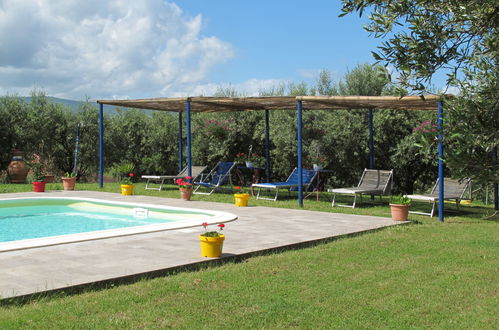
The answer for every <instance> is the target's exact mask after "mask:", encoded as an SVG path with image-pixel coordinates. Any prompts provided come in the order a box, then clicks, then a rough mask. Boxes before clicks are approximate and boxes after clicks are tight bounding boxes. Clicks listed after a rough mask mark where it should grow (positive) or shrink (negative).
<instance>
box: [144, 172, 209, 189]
mask: <svg viewBox="0 0 499 330" xmlns="http://www.w3.org/2000/svg"><path fill="white" fill-rule="evenodd" d="M205 169H206V166H192V168H191V173H192V175H191V176H192V179H193V180H195V179H196V178H197V177H198V176H199V175H200V174H201V173H203V171H204V170H205ZM187 173H188V172H187V166H186V167H184V169H183V170H182V171H181V172H180V173H179V174H177V175H142V176H141V178H142V179H147V182H146V189H147V190H158V191H161V189H163V184H164V182H165V180H168V179H172V180H173V181H174V182H175V179H178V178H185V177H186V176H187ZM151 181H152V182H151ZM151 183H156V184H159V187H150V186H149V185H150V184H151Z"/></svg>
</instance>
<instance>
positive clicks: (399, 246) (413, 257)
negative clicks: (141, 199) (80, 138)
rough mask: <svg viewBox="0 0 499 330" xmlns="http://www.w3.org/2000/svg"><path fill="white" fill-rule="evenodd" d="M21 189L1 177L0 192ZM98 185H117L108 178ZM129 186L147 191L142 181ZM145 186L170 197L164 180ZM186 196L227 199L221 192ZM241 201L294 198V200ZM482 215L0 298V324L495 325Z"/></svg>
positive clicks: (375, 209) (497, 240)
mask: <svg viewBox="0 0 499 330" xmlns="http://www.w3.org/2000/svg"><path fill="white" fill-rule="evenodd" d="M59 187H60V184H53V185H49V186H48V188H49V189H58V188H59ZM78 189H88V190H97V189H98V188H97V185H95V184H88V185H87V184H78ZM30 190H31V187H30V186H29V185H15V186H14V185H0V192H11V191H30ZM104 190H105V191H112V192H118V185H117V184H107V185H106V186H105V189H104ZM137 193H138V194H145V193H146V191H144V185H141V184H139V185H138V187H137ZM147 194H148V195H154V196H165V197H166V196H168V197H175V198H178V191H176V190H175V189H174V187H173V186H172V187H171V189H170V190H166V191H162V192H151V191H147ZM194 199H199V200H201V199H202V200H212V201H218V202H232V196H231V195H229V194H215V195H212V196H197V195H196V196H195V197H194ZM366 201H369V200H368V199H367V200H366ZM250 203H251V204H252V205H265V206H273V207H293V208H296V207H297V206H296V200H282V201H279V202H276V203H274V202H266V201H255V200H254V199H252V200H251V201H250ZM305 208H306V209H313V210H320V211H327V212H331V211H334V212H349V213H350V212H354V213H357V214H373V215H379V216H388V215H389V209H388V207H387V206H386V203H385V204H383V205H381V204H379V203H377V204H376V203H371V202H370V201H369V203H365V204H362V205H361V207H360V208H358V209H355V210H351V209H345V208H334V209H332V208H331V205H330V202H329V200H326V199H324V201H320V202H316V201H315V200H308V199H307V200H306V201H305ZM450 208H453V206H451V207H450ZM492 214H493V210H492V208H490V207H484V206H483V205H474V206H465V207H463V208H462V213H460V214H449V216H448V217H447V218H446V222H445V223H443V224H441V223H439V222H438V220H436V219H435V218H433V219H430V218H429V217H424V216H413V217H411V219H412V220H415V222H414V223H413V224H411V225H408V226H399V227H396V228H389V229H385V230H381V231H377V232H371V233H367V234H364V235H360V236H355V237H348V238H342V239H339V240H336V241H332V242H330V243H327V244H321V245H317V246H314V247H309V248H304V249H299V250H292V251H286V252H282V253H278V254H271V255H265V256H259V257H253V258H250V259H247V260H245V261H243V262H239V263H235V262H230V263H226V264H223V265H221V266H216V267H215V266H214V267H208V268H205V269H202V270H199V271H193V272H183V273H178V274H175V275H170V276H167V277H163V278H156V279H152V280H142V281H140V282H138V283H135V284H131V285H122V286H117V287H112V288H108V289H102V290H94V291H92V290H89V291H88V292H85V293H80V294H76V295H64V294H60V295H58V296H49V297H45V298H38V299H35V300H32V301H30V302H28V303H26V304H10V305H9V304H7V305H4V306H2V307H1V309H0V328H64V329H66V328H166V327H179V328H232V329H234V328H271V329H274V328H351V329H358V328H410V327H411V328H412V327H414V328H423V327H424V328H452V329H461V328H480V329H482V328H486V329H487V328H488V329H493V328H497V324H499V319H498V317H497V314H498V313H497V309H498V306H499V299H498V292H499V285H498V280H497V275H498V274H499V258H498V256H499V235H498V234H499V230H498V229H499V228H498V221H499V219H498V216H497V215H495V216H491V215H492Z"/></svg>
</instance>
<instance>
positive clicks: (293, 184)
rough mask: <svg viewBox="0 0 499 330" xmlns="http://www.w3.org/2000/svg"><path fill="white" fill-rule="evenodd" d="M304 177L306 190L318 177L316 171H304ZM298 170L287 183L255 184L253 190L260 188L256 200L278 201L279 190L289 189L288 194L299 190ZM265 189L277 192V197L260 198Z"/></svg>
mask: <svg viewBox="0 0 499 330" xmlns="http://www.w3.org/2000/svg"><path fill="white" fill-rule="evenodd" d="M302 173H303V175H302V177H303V181H302V182H303V186H304V187H305V188H308V186H309V185H310V184H311V183H312V181H313V180H314V178H315V176H316V175H317V172H316V171H314V170H307V169H305V168H304V169H302ZM298 179H299V177H298V168H296V167H295V169H294V170H293V172H292V173H291V175H290V176H289V177H288V179H287V180H286V181H285V182H268V183H254V184H252V185H251V188H252V189H253V188H258V193H257V195H256V199H266V200H270V201H274V202H275V201H276V200H277V195H278V194H279V189H288V194H289V192H290V191H291V190H294V189H296V188H298ZM262 188H264V189H269V190H270V189H274V190H275V196H274V198H267V197H260V191H261V190H262Z"/></svg>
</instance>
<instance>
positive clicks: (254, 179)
mask: <svg viewBox="0 0 499 330" xmlns="http://www.w3.org/2000/svg"><path fill="white" fill-rule="evenodd" d="M241 170H245V171H247V170H252V171H253V173H252V175H251V184H253V183H259V182H260V178H261V177H262V175H261V174H262V172H263V171H264V169H263V168H261V167H247V166H238V167H237V168H236V171H235V173H236V175H237V178H238V179H239V182H240V184H241V186H244V185H245V181H244V176H243V173H242V171H241ZM251 184H250V191H251V196H255V194H254V192H253V187H251Z"/></svg>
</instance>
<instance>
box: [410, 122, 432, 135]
mask: <svg viewBox="0 0 499 330" xmlns="http://www.w3.org/2000/svg"><path fill="white" fill-rule="evenodd" d="M437 130H438V125H437V124H435V123H432V122H431V120H425V121H423V122H421V124H419V126H418V127H414V128H413V129H412V131H413V132H421V133H435V132H437Z"/></svg>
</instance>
